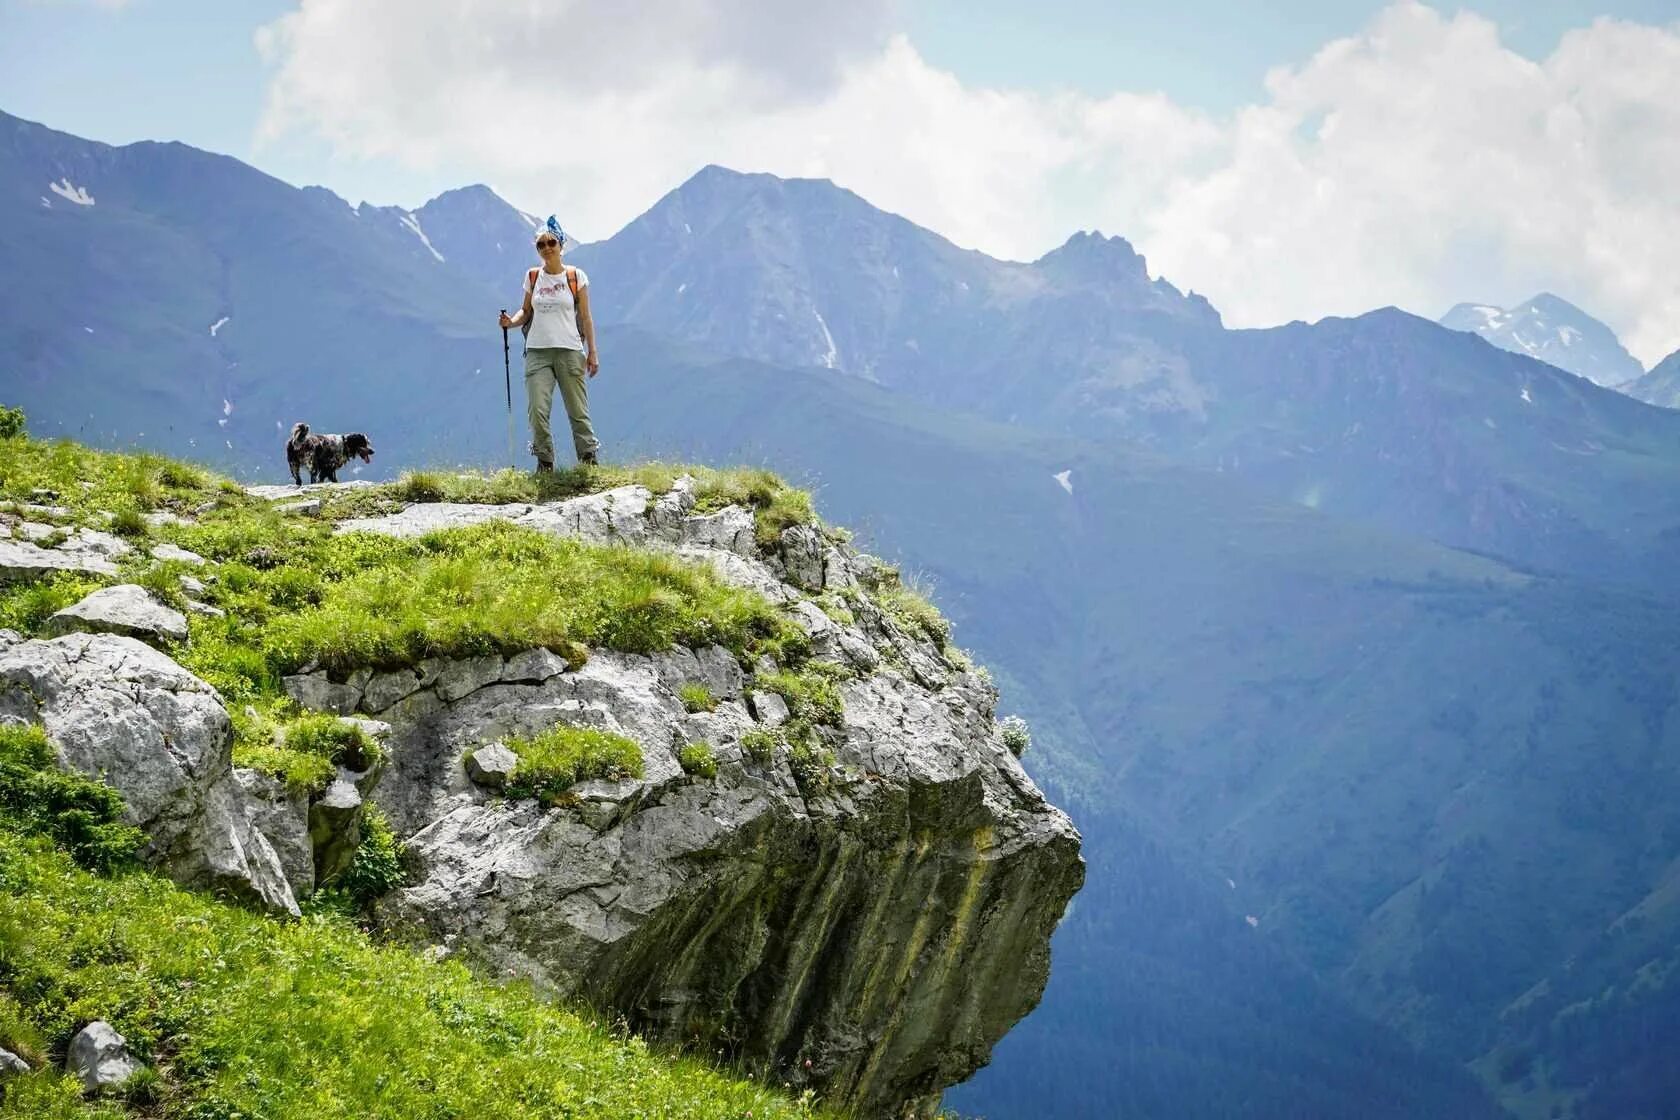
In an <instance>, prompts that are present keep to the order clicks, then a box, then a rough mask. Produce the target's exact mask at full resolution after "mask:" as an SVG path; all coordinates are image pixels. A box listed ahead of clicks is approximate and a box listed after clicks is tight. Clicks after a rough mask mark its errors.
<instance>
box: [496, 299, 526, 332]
mask: <svg viewBox="0 0 1680 1120" xmlns="http://www.w3.org/2000/svg"><path fill="white" fill-rule="evenodd" d="M530 317H531V293H530V292H526V293H525V303H524V305H523V306H522V307H520V309H519V310H518V311H515V312H514V313H513V314H512V315H503V316H502V326H504V327H517V326H519V325H520V324H521V323H523V322H525V320H527V319H529V318H530Z"/></svg>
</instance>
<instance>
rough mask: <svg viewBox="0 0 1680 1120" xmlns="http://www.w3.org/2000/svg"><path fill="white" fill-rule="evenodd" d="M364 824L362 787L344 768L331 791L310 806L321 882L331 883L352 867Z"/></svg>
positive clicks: (316, 869)
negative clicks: (359, 786) (351, 862)
mask: <svg viewBox="0 0 1680 1120" xmlns="http://www.w3.org/2000/svg"><path fill="white" fill-rule="evenodd" d="M361 825H362V793H361V790H359V789H358V788H356V782H355V780H354V778H353V777H351V776H350V775H348V774H346V773H344V772H343V771H340V772H339V776H338V777H337V778H335V779H333V783H332V785H330V786H328V787H327V791H326V792H325V793H323V794H321V796H319V797H317V798H316V799H315V800H314V801H313V802H311V803H310V805H309V840H310V844H311V846H312V847H313V849H314V858H315V881H316V882H317V883H327V882H330V881H331V880H333V879H335V878H337V877H338V876H339V875H342V874H343V873H344V871H345V870H346V869H347V868H348V867H349V866H350V861H351V860H353V859H355V858H356V847H357V845H359V844H360V843H361V839H362V828H361Z"/></svg>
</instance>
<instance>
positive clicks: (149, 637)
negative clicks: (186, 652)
mask: <svg viewBox="0 0 1680 1120" xmlns="http://www.w3.org/2000/svg"><path fill="white" fill-rule="evenodd" d="M42 629H43V630H44V631H45V632H46V633H48V634H68V633H72V632H74V631H83V632H85V633H90V634H126V635H128V636H129V637H131V638H139V639H140V640H141V641H144V642H151V643H153V644H161V643H164V642H184V641H186V640H187V619H186V616H185V615H183V614H182V613H181V612H180V611H178V610H176V609H175V608H173V607H170V606H167V605H165V604H164V603H161V602H159V601H158V600H157V598H156V597H154V596H153V595H152V593H151V592H150V591H147V590H146V589H145V588H144V587H141V586H140V585H139V584H134V583H119V584H117V585H116V586H115V587H102V588H100V589H99V590H98V591H95V592H94V593H93V594H91V595H89V596H87V598H85V599H83V600H82V601H81V602H79V603H76V604H75V605H73V606H68V607H65V608H64V609H63V610H61V611H59V612H58V613H57V614H55V615H53V616H52V617H51V618H49V619H47V622H46V625H45V626H44V627H42Z"/></svg>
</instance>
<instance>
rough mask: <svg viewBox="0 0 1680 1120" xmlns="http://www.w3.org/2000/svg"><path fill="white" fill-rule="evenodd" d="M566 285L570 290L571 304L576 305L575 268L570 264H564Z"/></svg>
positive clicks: (576, 283) (576, 284)
mask: <svg viewBox="0 0 1680 1120" xmlns="http://www.w3.org/2000/svg"><path fill="white" fill-rule="evenodd" d="M566 287H568V288H570V289H571V290H572V306H573V307H576V306H577V298H578V295H577V293H578V282H577V269H575V268H573V267H572V266H571V265H567V266H566Z"/></svg>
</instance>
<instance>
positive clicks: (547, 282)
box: [525, 268, 589, 350]
mask: <svg viewBox="0 0 1680 1120" xmlns="http://www.w3.org/2000/svg"><path fill="white" fill-rule="evenodd" d="M573 271H574V272H576V273H577V282H578V291H579V292H582V291H583V289H584V288H586V287H588V286H589V277H588V276H585V275H584V272H583V269H581V268H578V269H573ZM525 276H526V284H525V291H526V292H527V293H528V294H529V295H530V297H531V333H530V334H528V335H526V336H525V349H527V350H531V349H535V348H537V347H545V346H553V347H558V348H560V349H561V350H582V349H583V336H582V335H580V334H579V333H578V325H577V308H576V307H574V306H573V305H572V289H571V285H569V284H567V283H566V269H565V268H561V270H560V271H559V272H557V273H548V272H544V271H543V270H542V269H540V268H539V269H537V286H536V290H535V291H532V290H531V285H530V276H531V273H530V270H528V269H527V270H526V273H525Z"/></svg>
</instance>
